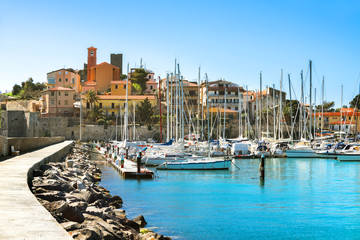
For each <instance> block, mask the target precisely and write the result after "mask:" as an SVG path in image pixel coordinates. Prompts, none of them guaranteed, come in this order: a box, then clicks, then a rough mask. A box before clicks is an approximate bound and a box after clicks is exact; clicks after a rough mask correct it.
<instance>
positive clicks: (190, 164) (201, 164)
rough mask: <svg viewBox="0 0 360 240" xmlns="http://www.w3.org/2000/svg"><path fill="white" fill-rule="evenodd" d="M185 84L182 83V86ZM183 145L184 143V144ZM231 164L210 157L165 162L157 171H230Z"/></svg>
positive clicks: (227, 161)
mask: <svg viewBox="0 0 360 240" xmlns="http://www.w3.org/2000/svg"><path fill="white" fill-rule="evenodd" d="M182 84H183V83H182V82H181V85H182ZM180 88H181V94H182V95H183V94H184V92H183V88H182V86H181V87H180ZM208 96H209V94H208V78H207V74H206V97H207V99H206V103H207V104H206V105H207V117H208V121H207V129H208V153H209V155H210V142H211V141H210V134H209V129H210V126H209V125H210V124H209V123H210V121H209V103H208ZM183 110H184V109H183V106H182V108H181V111H183ZM181 128H182V129H181V131H182V132H183V130H184V125H182V126H181ZM183 141H184V138H182V142H183ZM182 145H183V143H182ZM230 164H231V159H216V158H210V156H208V157H206V158H199V159H193V158H187V159H186V160H183V161H172V162H164V163H163V164H161V165H160V166H158V167H157V168H156V169H158V170H224V169H229V167H230Z"/></svg>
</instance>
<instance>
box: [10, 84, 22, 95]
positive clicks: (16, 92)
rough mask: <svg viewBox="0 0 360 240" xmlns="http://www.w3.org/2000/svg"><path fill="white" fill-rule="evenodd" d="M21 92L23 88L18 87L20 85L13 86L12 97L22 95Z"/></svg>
mask: <svg viewBox="0 0 360 240" xmlns="http://www.w3.org/2000/svg"><path fill="white" fill-rule="evenodd" d="M20 91H21V86H20V85H18V84H15V85H14V86H13V90H12V95H13V96H14V95H18V94H19V93H20Z"/></svg>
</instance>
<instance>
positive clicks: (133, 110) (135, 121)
mask: <svg viewBox="0 0 360 240" xmlns="http://www.w3.org/2000/svg"><path fill="white" fill-rule="evenodd" d="M133 106H134V109H133V111H134V127H133V141H135V123H136V121H135V108H136V104H135V101H133Z"/></svg>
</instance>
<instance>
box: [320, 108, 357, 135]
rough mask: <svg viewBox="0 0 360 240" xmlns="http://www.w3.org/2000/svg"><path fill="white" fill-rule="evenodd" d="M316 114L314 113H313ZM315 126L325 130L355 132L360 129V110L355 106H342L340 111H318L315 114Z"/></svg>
mask: <svg viewBox="0 0 360 240" xmlns="http://www.w3.org/2000/svg"><path fill="white" fill-rule="evenodd" d="M313 115H314V114H313ZM315 126H316V128H318V129H321V126H322V127H323V129H324V130H333V131H339V130H340V128H341V127H342V131H346V132H353V131H355V128H356V127H357V130H356V131H359V130H360V112H359V111H358V110H357V109H354V108H342V109H341V111H340V112H324V113H321V112H317V113H316V114H315Z"/></svg>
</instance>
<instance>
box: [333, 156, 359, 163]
mask: <svg viewBox="0 0 360 240" xmlns="http://www.w3.org/2000/svg"><path fill="white" fill-rule="evenodd" d="M336 159H337V160H339V161H343V162H359V161H360V154H339V155H337V156H336Z"/></svg>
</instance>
